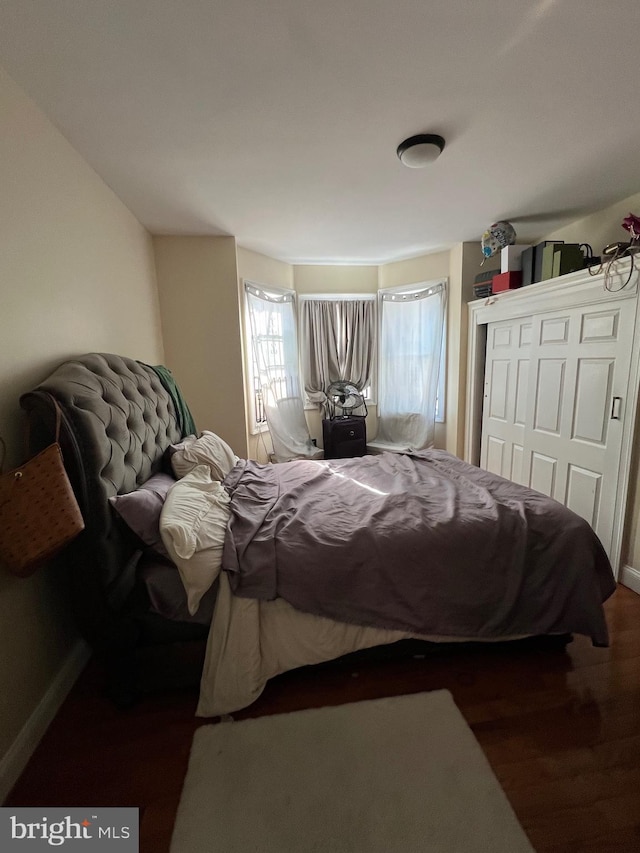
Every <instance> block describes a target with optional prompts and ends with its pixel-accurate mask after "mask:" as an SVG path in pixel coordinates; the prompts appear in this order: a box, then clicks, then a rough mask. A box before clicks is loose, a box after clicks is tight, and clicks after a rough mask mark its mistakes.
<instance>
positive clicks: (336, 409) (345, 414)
mask: <svg viewBox="0 0 640 853" xmlns="http://www.w3.org/2000/svg"><path fill="white" fill-rule="evenodd" d="M327 401H328V403H329V416H330V417H331V419H332V420H334V419H335V418H349V417H366V415H367V404H366V402H365V399H364V395H363V394H361V393H360V391H359V390H358V388H357V386H356V385H354V384H353V382H349V381H348V380H346V379H339V380H338V381H337V382H332V383H331V385H329V387H328V388H327ZM360 408H363V409H364V415H355V416H354V415H353V412H354V411H355V410H356V409H360Z"/></svg>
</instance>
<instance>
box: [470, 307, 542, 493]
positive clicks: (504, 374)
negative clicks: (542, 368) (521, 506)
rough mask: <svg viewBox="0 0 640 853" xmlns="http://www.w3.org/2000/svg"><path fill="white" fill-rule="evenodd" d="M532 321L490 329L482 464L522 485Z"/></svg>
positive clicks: (495, 326) (488, 332)
mask: <svg viewBox="0 0 640 853" xmlns="http://www.w3.org/2000/svg"><path fill="white" fill-rule="evenodd" d="M532 324H533V320H532V318H531V317H521V318H518V319H517V320H507V321H504V322H501V323H490V324H489V326H488V328H487V356H486V366H485V385H484V406H483V417H482V444H481V448H480V465H481V466H482V467H483V468H485V469H486V470H487V471H491V472H493V473H494V474H499V475H500V476H501V477H506V478H507V479H509V480H513V481H514V482H516V483H521V482H523V480H522V476H523V468H522V464H523V441H524V429H525V419H526V414H527V388H528V384H529V358H530V356H529V350H530V347H531V335H532Z"/></svg>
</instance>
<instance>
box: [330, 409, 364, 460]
mask: <svg viewBox="0 0 640 853" xmlns="http://www.w3.org/2000/svg"><path fill="white" fill-rule="evenodd" d="M322 441H323V443H324V458H325V459H347V458H349V457H351V456H364V455H365V453H366V452H367V425H366V422H365V419H364V418H358V417H351V418H325V419H324V420H323V421H322Z"/></svg>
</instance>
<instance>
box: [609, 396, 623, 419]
mask: <svg viewBox="0 0 640 853" xmlns="http://www.w3.org/2000/svg"><path fill="white" fill-rule="evenodd" d="M621 405H622V397H614V398H613V399H612V400H611V420H612V421H619V420H620V407H621Z"/></svg>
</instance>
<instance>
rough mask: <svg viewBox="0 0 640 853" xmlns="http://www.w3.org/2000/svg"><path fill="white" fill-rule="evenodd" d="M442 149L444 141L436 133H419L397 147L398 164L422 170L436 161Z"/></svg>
mask: <svg viewBox="0 0 640 853" xmlns="http://www.w3.org/2000/svg"><path fill="white" fill-rule="evenodd" d="M443 149H444V139H443V137H442V136H438V135H437V134H436V133H419V134H418V135H417V136H410V137H409V138H408V139H405V140H404V142H401V143H400V145H398V150H397V154H398V157H399V158H400V162H401V163H403V164H404V165H405V166H408V167H409V168H410V169H422V168H423V167H424V166H427V165H428V164H429V163H433V161H434V160H437V159H438V157H439V156H440V154H442V151H443Z"/></svg>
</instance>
